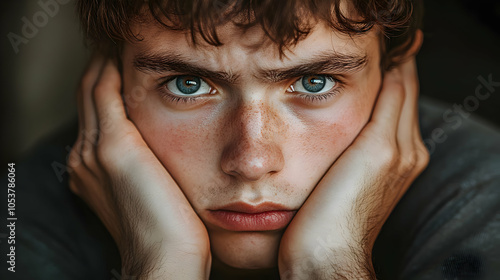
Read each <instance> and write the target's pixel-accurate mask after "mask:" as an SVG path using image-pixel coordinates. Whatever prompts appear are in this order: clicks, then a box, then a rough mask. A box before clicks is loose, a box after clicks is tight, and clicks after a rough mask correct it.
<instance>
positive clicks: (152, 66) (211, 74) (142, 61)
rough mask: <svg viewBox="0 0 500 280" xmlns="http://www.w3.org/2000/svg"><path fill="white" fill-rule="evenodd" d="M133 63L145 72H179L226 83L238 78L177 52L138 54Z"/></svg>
mask: <svg viewBox="0 0 500 280" xmlns="http://www.w3.org/2000/svg"><path fill="white" fill-rule="evenodd" d="M133 63H134V67H135V68H136V69H137V70H139V71H141V72H145V73H165V72H179V73H186V74H189V75H194V76H200V77H204V78H208V79H211V80H216V81H224V82H227V83H234V82H236V80H237V79H238V76H237V75H235V74H233V73H229V72H224V71H211V70H208V69H205V68H202V67H199V66H196V65H194V64H192V63H189V62H188V61H187V60H186V59H184V58H183V57H182V56H180V55H178V54H139V55H137V56H136V57H135V58H134V62H133Z"/></svg>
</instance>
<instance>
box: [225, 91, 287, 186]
mask: <svg viewBox="0 0 500 280" xmlns="http://www.w3.org/2000/svg"><path fill="white" fill-rule="evenodd" d="M229 126H230V127H231V128H230V129H229V131H228V132H230V133H231V136H230V139H231V140H230V142H229V143H228V145H227V146H226V149H225V151H224V153H223V155H222V169H223V171H224V172H225V173H227V174H230V175H233V176H239V177H240V178H242V179H244V180H249V181H253V180H258V179H260V178H262V177H263V176H264V175H266V174H270V173H275V172H278V171H279V170H281V169H282V167H283V164H284V159H283V154H282V151H281V138H282V137H283V131H282V130H283V124H282V121H281V118H280V117H279V114H278V113H277V112H276V111H275V109H274V108H272V107H271V106H269V105H266V103H265V101H262V100H252V101H250V100H248V101H242V102H241V103H240V104H239V106H238V107H237V109H236V110H235V112H234V114H233V117H232V118H231V124H230V125H229Z"/></svg>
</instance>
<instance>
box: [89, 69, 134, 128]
mask: <svg viewBox="0 0 500 280" xmlns="http://www.w3.org/2000/svg"><path fill="white" fill-rule="evenodd" d="M94 102H95V106H96V110H97V116H98V118H99V125H100V129H101V130H105V128H106V127H107V126H109V124H120V123H121V122H123V121H124V120H126V119H127V117H126V114H125V107H124V105H123V100H122V97H121V77H120V73H119V72H118V69H117V68H116V65H115V64H114V63H113V62H112V61H111V60H108V61H107V62H106V64H105V66H104V69H103V72H102V75H101V77H100V80H99V83H98V84H97V86H96V89H95V91H94Z"/></svg>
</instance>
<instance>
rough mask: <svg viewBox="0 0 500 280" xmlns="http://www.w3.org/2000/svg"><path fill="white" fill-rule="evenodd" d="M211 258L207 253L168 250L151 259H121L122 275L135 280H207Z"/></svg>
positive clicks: (145, 257)
mask: <svg viewBox="0 0 500 280" xmlns="http://www.w3.org/2000/svg"><path fill="white" fill-rule="evenodd" d="M211 264H212V257H211V253H210V251H208V252H207V253H203V252H201V251H200V252H197V253H195V254H192V253H185V252H176V253H174V250H169V253H168V254H166V253H165V254H156V255H154V256H151V257H147V256H144V255H143V256H142V257H140V256H132V255H129V256H127V257H126V258H123V257H122V275H126V276H129V277H133V279H136V280H153V279H174V280H175V279H196V280H202V279H208V278H209V276H210V269H211Z"/></svg>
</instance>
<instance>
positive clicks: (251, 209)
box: [214, 202, 295, 214]
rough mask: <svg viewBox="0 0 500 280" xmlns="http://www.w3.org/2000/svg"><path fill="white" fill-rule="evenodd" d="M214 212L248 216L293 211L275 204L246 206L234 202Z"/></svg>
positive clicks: (245, 204)
mask: <svg viewBox="0 0 500 280" xmlns="http://www.w3.org/2000/svg"><path fill="white" fill-rule="evenodd" d="M214 210H215V211H233V212H241V213H248V214H255V213H262V212H268V211H295V210H293V209H290V208H287V207H286V206H284V205H282V204H277V203H274V202H263V203H259V204H256V205H252V204H248V203H245V202H235V203H231V204H228V205H226V206H223V207H220V208H217V209H214Z"/></svg>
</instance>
